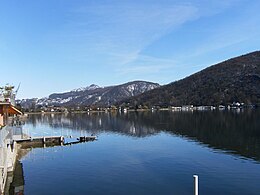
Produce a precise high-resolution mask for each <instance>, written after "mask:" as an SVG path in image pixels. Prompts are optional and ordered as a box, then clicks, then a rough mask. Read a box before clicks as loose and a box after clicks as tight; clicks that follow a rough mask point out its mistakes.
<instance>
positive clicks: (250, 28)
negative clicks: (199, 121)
mask: <svg viewBox="0 0 260 195" xmlns="http://www.w3.org/2000/svg"><path fill="white" fill-rule="evenodd" d="M259 8H260V1H253V0H251V1H245V0H225V1H219V0H218V1H213V0H212V1H206V0H205V1H203V0H200V1H197V0H194V1H188V0H187V1H174V0H160V1H158V0H130V1H127V0H124V1H122V0H118V1H115V0H114V1H113V0H111V1H105V0H99V1H97V0H37V1H35V0H23V1H19V0H13V1H1V2H0V72H1V76H0V85H4V84H6V83H10V84H14V85H16V86H17V85H18V84H19V83H20V82H21V88H20V90H19V93H18V98H30V97H45V96H48V95H49V94H50V93H53V92H63V91H68V90H71V89H74V88H78V87H83V86H87V85H90V84H92V83H95V84H98V85H100V86H108V85H116V84H121V83H124V82H128V81H132V80H147V81H153V82H158V83H160V84H167V83H170V82H173V81H175V80H178V79H181V78H184V77H186V76H188V75H190V74H192V73H194V72H197V71H199V70H202V69H203V68H205V67H207V66H210V65H212V64H214V63H217V62H220V61H222V60H226V59H228V58H231V57H235V56H238V55H241V54H245V53H248V52H251V51H255V50H259V46H260V25H259V24H260V12H259Z"/></svg>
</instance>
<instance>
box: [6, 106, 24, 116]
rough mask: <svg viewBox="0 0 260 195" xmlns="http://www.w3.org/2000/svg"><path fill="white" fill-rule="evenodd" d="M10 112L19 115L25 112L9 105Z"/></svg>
mask: <svg viewBox="0 0 260 195" xmlns="http://www.w3.org/2000/svg"><path fill="white" fill-rule="evenodd" d="M8 113H9V114H19V115H22V114H23V112H22V111H20V110H18V109H17V108H16V107H14V106H12V105H11V106H10V107H8Z"/></svg>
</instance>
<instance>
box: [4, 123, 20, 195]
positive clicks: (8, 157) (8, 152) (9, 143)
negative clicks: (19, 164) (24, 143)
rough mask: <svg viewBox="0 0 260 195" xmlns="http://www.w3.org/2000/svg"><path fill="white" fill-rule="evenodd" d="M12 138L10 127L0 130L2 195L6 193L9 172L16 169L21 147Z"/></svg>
mask: <svg viewBox="0 0 260 195" xmlns="http://www.w3.org/2000/svg"><path fill="white" fill-rule="evenodd" d="M11 138H12V136H11V135H10V128H9V127H4V128H2V129H1V130H0V194H3V193H4V189H5V187H6V182H7V174H8V172H12V171H13V170H14V168H15V161H16V156H17V151H18V147H19V146H18V145H17V143H16V142H14V141H13V140H12V139H11Z"/></svg>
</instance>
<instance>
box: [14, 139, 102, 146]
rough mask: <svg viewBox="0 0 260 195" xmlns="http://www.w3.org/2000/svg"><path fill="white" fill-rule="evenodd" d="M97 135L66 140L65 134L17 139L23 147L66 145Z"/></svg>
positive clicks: (85, 140)
mask: <svg viewBox="0 0 260 195" xmlns="http://www.w3.org/2000/svg"><path fill="white" fill-rule="evenodd" d="M96 139H97V137H96V136H83V137H79V138H77V141H72V142H65V138H64V136H43V137H29V138H26V139H17V140H15V141H16V142H17V143H18V144H20V145H21V146H22V148H31V147H32V148H36V147H37V148H39V147H51V146H66V145H72V144H77V143H82V142H88V141H95V140H96Z"/></svg>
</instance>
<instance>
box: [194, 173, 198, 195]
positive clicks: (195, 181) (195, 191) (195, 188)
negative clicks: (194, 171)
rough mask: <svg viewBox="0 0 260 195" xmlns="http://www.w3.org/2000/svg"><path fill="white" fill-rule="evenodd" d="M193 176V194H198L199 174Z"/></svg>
mask: <svg viewBox="0 0 260 195" xmlns="http://www.w3.org/2000/svg"><path fill="white" fill-rule="evenodd" d="M193 178H194V195H199V176H198V175H193Z"/></svg>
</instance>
